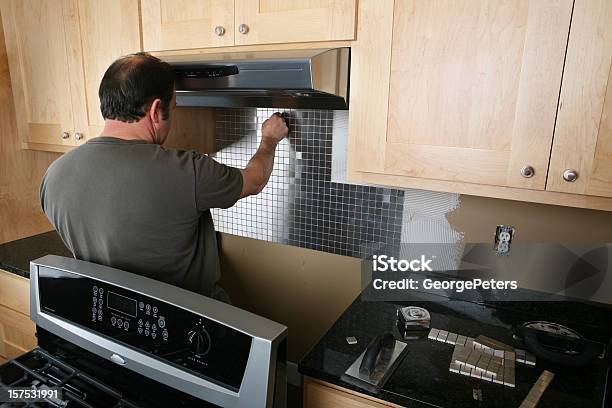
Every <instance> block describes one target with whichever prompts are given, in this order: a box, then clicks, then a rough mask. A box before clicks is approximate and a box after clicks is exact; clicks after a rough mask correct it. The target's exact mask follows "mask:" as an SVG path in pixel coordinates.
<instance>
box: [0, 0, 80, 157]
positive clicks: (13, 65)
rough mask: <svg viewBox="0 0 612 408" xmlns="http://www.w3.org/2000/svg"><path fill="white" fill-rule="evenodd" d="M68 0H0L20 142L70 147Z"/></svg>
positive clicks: (70, 23) (72, 20)
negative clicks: (67, 135) (63, 134)
mask: <svg viewBox="0 0 612 408" xmlns="http://www.w3.org/2000/svg"><path fill="white" fill-rule="evenodd" d="M70 9H71V1H70V0H1V1H0V10H1V12H2V23H3V27H4V31H5V39H6V49H7V54H8V59H9V66H10V71H11V82H12V86H13V96H14V101H15V111H16V117H17V129H18V132H19V134H20V135H21V137H22V140H23V141H24V142H32V143H42V144H53V145H63V146H72V145H74V138H73V137H72V135H71V137H68V138H65V139H64V138H62V133H63V132H71V131H72V129H73V127H74V117H73V109H72V100H71V93H72V91H73V89H72V86H71V81H72V80H73V78H72V74H73V73H72V72H71V70H70V67H69V62H70V60H71V56H70V55H69V53H70V51H69V44H68V39H67V37H66V34H65V30H66V29H67V28H68V27H70V26H74V25H76V24H77V23H78V21H77V20H76V19H75V15H74V14H72V13H71V10H70Z"/></svg>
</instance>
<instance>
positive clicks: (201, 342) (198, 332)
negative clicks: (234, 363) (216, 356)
mask: <svg viewBox="0 0 612 408" xmlns="http://www.w3.org/2000/svg"><path fill="white" fill-rule="evenodd" d="M187 341H188V342H189V347H190V349H191V352H192V353H193V354H194V355H195V356H196V357H204V356H205V355H206V354H208V352H209V351H210V345H211V341H210V334H208V331H207V330H206V329H205V328H204V327H203V326H201V325H197V326H196V327H194V328H193V329H191V330H189V332H188V333H187Z"/></svg>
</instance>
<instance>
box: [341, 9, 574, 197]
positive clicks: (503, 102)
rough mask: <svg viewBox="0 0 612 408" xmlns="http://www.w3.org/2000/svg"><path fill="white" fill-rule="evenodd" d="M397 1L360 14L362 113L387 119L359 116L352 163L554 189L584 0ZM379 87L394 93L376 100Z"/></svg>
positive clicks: (375, 169) (355, 106)
mask: <svg viewBox="0 0 612 408" xmlns="http://www.w3.org/2000/svg"><path fill="white" fill-rule="evenodd" d="M388 4H389V3H388V2H381V4H377V5H376V6H375V7H376V10H375V11H373V12H372V15H371V16H363V21H362V19H360V22H359V27H358V30H359V31H358V38H357V40H358V42H359V43H361V44H363V45H358V48H357V49H356V50H355V63H356V66H355V68H354V70H353V75H352V77H351V87H352V89H355V87H357V86H359V87H362V91H363V94H361V95H356V94H353V97H352V98H351V104H352V110H353V111H352V112H351V115H359V116H360V117H361V118H370V119H368V121H369V120H371V121H372V122H371V123H374V124H376V126H377V128H376V129H374V128H372V127H371V125H370V124H369V123H368V122H365V121H364V119H360V118H357V117H356V116H354V117H353V119H352V120H351V127H352V129H351V132H356V135H351V144H352V145H353V146H360V148H357V147H355V148H354V149H353V150H352V152H351V153H350V154H351V158H350V159H351V162H350V164H349V166H351V168H352V169H354V170H357V171H361V172H372V173H379V174H385V175H393V176H404V177H416V178H420V179H432V180H442V181H452V182H463V183H476V184H485V185H494V186H511V187H519V188H528V189H537V190H543V189H544V188H545V183H546V174H547V169H548V161H549V155H550V149H551V143H552V138H553V130H554V123H555V114H556V109H557V102H558V97H559V90H560V87H561V75H562V70H563V60H564V56H565V49H566V44H567V38H568V33H569V26H570V20H571V14H572V4H573V1H572V0H522V1H517V0H441V1H431V0H401V1H395V2H394V6H389V5H388ZM373 7H374V6H373ZM362 24H363V27H362ZM389 24H392V31H391V30H390V28H389ZM364 30H365V31H364ZM361 34H363V35H364V37H365V38H364V37H360V35H361ZM381 36H383V37H384V38H385V40H383V41H379V40H377V38H379V37H381ZM387 38H388V40H387ZM388 41H390V42H391V44H392V45H391V47H390V48H389V49H388V50H385V49H382V50H381V49H378V48H377V47H376V44H380V43H386V42H388ZM371 44H374V45H375V46H372V45H371ZM358 52H359V53H360V55H357V53H358ZM363 55H365V57H364V56H363ZM368 55H374V56H375V58H368V57H367V56H368ZM375 64H379V66H378V67H377V66H376V65H375ZM385 64H386V66H385ZM385 72H387V74H386V75H385ZM355 81H357V83H355ZM378 87H383V88H385V89H388V98H384V97H381V98H379V99H380V100H379V101H378V102H376V101H374V102H375V103H374V104H373V103H372V102H371V101H369V100H368V99H367V94H366V92H367V91H366V90H367V89H371V90H372V92H376V93H380V91H376V90H375V88H378ZM357 92H359V91H357ZM385 99H387V100H388V105H385V104H384V103H383V102H384V100H385ZM364 146H367V147H368V148H367V149H365V148H363V147H364Z"/></svg>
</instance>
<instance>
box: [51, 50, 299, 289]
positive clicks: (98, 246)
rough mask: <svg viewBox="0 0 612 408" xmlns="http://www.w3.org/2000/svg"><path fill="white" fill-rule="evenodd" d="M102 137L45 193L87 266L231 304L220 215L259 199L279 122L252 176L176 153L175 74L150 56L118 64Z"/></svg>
mask: <svg viewBox="0 0 612 408" xmlns="http://www.w3.org/2000/svg"><path fill="white" fill-rule="evenodd" d="M99 95H100V108H101V110H102V116H103V117H104V119H105V126H104V131H103V132H102V135H101V136H100V137H96V138H93V139H91V140H89V141H88V142H87V143H85V144H84V145H82V146H80V147H78V148H77V149H74V150H72V151H71V152H69V153H66V154H65V155H63V156H62V157H60V158H59V159H58V160H56V161H55V162H54V163H53V164H52V165H51V166H50V167H49V169H48V170H47V173H46V174H45V176H44V177H43V180H42V185H41V189H40V197H41V203H42V207H43V210H44V212H45V213H46V215H47V217H48V218H49V219H50V220H51V222H52V223H53V225H54V226H55V228H56V230H57V231H58V233H59V235H60V236H61V238H62V240H63V241H64V243H65V244H66V246H67V247H68V248H69V249H70V250H71V251H72V252H73V254H74V256H75V257H76V258H77V259H82V260H86V261H91V262H95V263H99V264H104V265H108V266H112V267H115V268H119V269H122V270H126V271H129V272H133V273H137V274H141V275H146V276H148V277H151V278H154V279H158V280H161V281H164V282H167V283H170V284H173V285H176V286H180V287H183V288H185V289H188V290H191V291H194V292H198V293H201V294H203V295H206V296H212V297H216V298H220V299H222V300H226V299H224V297H225V295H224V292H223V291H222V290H221V289H220V288H219V287H218V286H217V285H216V282H217V281H218V279H219V276H220V273H219V259H218V249H217V241H216V236H215V232H214V226H213V222H212V218H211V214H210V211H209V210H210V209H211V208H228V207H231V206H232V205H234V203H236V201H237V200H238V199H240V198H243V197H246V196H249V195H253V194H257V193H259V192H260V191H261V190H262V189H263V188H264V186H265V185H266V183H267V182H268V179H269V177H270V173H271V172H272V166H273V163H274V152H275V149H276V146H277V144H278V143H279V142H280V141H281V140H282V139H283V138H284V137H285V136H286V135H287V132H288V129H287V126H286V124H285V121H284V119H283V118H282V117H281V116H280V115H279V114H275V115H273V116H272V117H271V118H269V119H268V120H266V121H265V122H264V124H263V126H262V141H261V144H260V146H259V149H258V150H257V152H256V153H255V155H254V156H253V157H252V158H251V160H250V161H249V163H248V165H247V166H246V168H245V169H243V170H239V169H236V168H232V167H228V166H225V165H223V164H220V163H217V162H215V161H214V160H213V159H212V158H209V157H208V156H206V155H203V154H200V153H197V152H195V151H181V150H166V149H164V148H163V147H161V145H162V144H163V143H164V142H165V141H166V138H167V136H168V132H169V130H170V124H171V122H172V117H173V114H174V110H175V107H176V95H175V90H174V75H173V70H172V68H171V67H170V65H168V64H167V63H165V62H163V61H161V60H159V59H157V58H155V57H153V56H151V55H148V54H146V53H138V54H133V55H129V56H126V57H123V58H120V59H119V60H117V61H115V62H114V63H113V64H112V65H111V66H110V67H109V68H108V70H107V71H106V73H105V74H104V77H103V78H102V82H101V84H100V90H99Z"/></svg>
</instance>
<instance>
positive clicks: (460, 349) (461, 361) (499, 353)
mask: <svg viewBox="0 0 612 408" xmlns="http://www.w3.org/2000/svg"><path fill="white" fill-rule="evenodd" d="M428 338H429V339H431V340H435V341H439V342H442V343H447V344H451V345H454V346H455V350H454V351H453V355H452V358H451V362H450V366H449V370H450V371H451V372H453V373H457V374H462V375H465V376H469V377H473V378H478V379H481V380H484V381H490V382H493V383H496V384H503V385H505V386H507V387H514V386H515V385H516V381H515V363H521V364H525V365H530V366H535V363H536V360H535V356H533V355H532V354H530V353H527V352H526V351H525V350H520V349H516V350H515V349H514V348H512V347H511V346H508V345H507V344H504V343H501V342H498V341H497V340H494V339H491V338H488V337H486V336H478V337H476V338H473V337H467V336H463V335H460V334H456V333H452V332H448V331H446V330H439V329H431V331H430V332H429V336H428Z"/></svg>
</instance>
